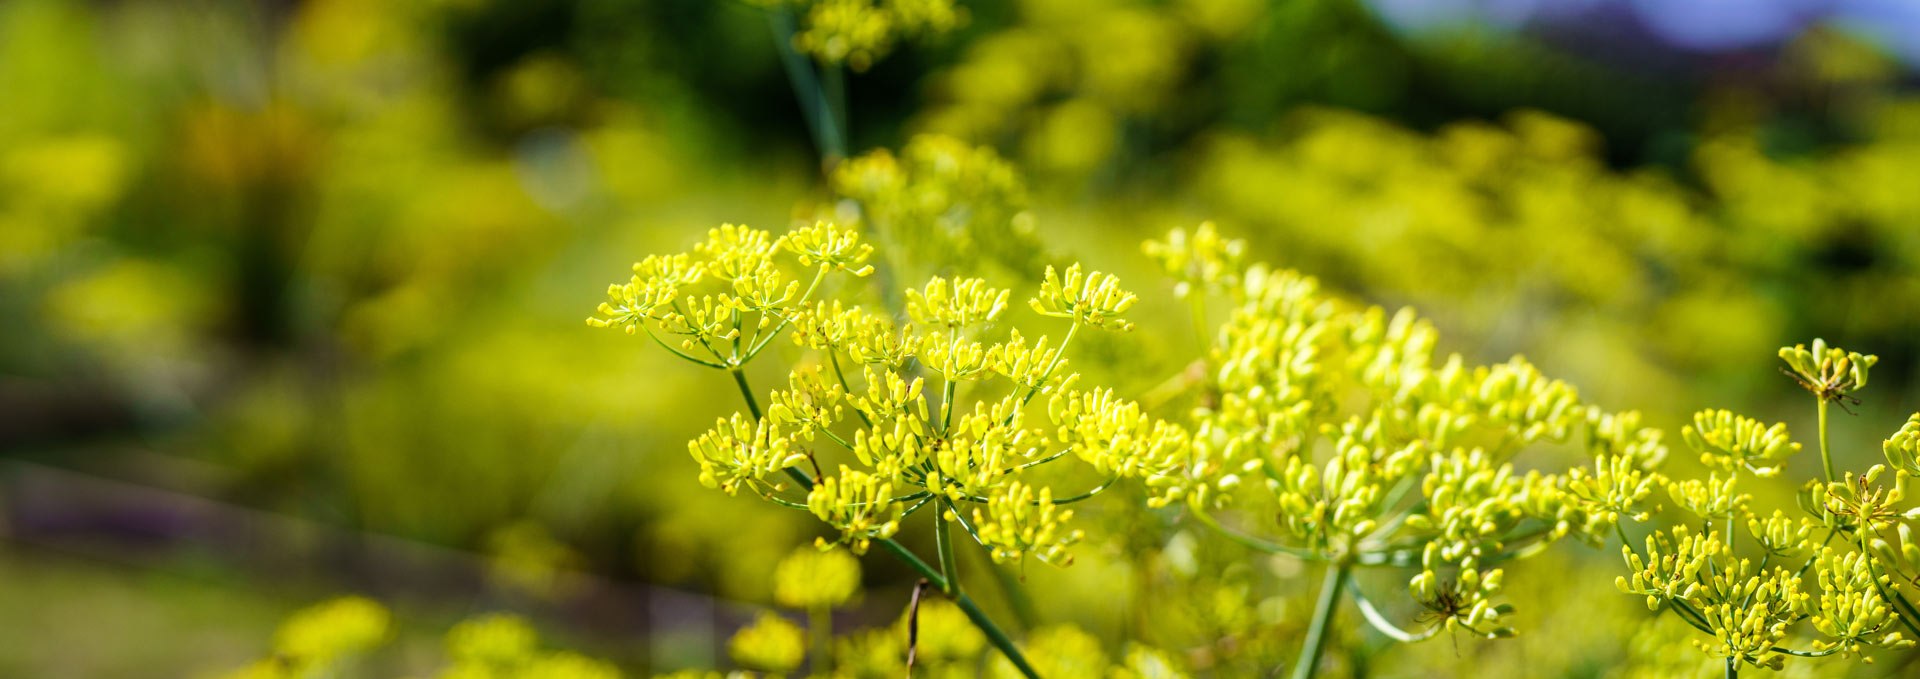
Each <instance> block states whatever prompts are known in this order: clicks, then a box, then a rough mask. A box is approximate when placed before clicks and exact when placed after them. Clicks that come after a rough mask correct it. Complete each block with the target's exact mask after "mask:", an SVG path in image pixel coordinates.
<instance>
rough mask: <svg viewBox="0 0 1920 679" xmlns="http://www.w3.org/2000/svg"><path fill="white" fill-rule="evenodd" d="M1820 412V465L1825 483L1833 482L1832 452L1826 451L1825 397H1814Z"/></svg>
mask: <svg viewBox="0 0 1920 679" xmlns="http://www.w3.org/2000/svg"><path fill="white" fill-rule="evenodd" d="M1814 398H1815V399H1816V400H1815V402H1816V403H1818V404H1819V408H1818V409H1819V412H1820V466H1821V468H1823V469H1825V470H1826V472H1827V483H1833V479H1834V476H1835V475H1834V473H1833V453H1830V452H1828V451H1827V399H1824V398H1820V397H1819V396H1815V397H1814Z"/></svg>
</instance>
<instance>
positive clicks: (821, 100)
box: [767, 3, 847, 167]
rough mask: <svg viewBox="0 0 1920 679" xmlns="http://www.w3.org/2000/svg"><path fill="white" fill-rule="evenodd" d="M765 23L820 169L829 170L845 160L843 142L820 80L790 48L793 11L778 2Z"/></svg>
mask: <svg viewBox="0 0 1920 679" xmlns="http://www.w3.org/2000/svg"><path fill="white" fill-rule="evenodd" d="M767 23H768V25H769V26H770V27H772V28H773V47H774V49H776V50H778V51H779V52H780V63H781V65H783V66H785V67H786V69H787V82H789V83H791V84H792V85H793V95H794V97H796V98H797V99H799V101H800V115H802V116H804V117H805V118H806V119H807V129H808V130H809V131H811V132H813V143H814V146H816V147H818V148H819V149H820V155H821V156H822V159H823V161H824V162H822V164H821V166H822V167H831V166H832V165H833V164H834V163H835V162H838V161H839V160H840V159H841V158H845V157H847V146H846V142H844V141H843V140H842V139H841V136H840V131H839V129H838V126H837V125H836V124H835V122H836V121H838V120H839V118H840V116H839V115H838V114H836V113H834V112H833V105H832V103H831V102H830V101H829V100H828V98H827V95H826V90H825V88H823V87H821V85H820V79H819V78H818V77H816V76H815V75H814V72H813V64H811V63H808V61H807V57H806V56H805V55H802V54H800V52H799V51H797V50H795V49H794V48H793V36H794V34H795V33H798V32H799V31H798V24H799V22H798V21H797V20H796V19H794V16H793V8H792V7H790V6H788V5H787V4H785V3H780V4H778V5H777V6H775V7H773V8H771V9H769V10H768V11H767Z"/></svg>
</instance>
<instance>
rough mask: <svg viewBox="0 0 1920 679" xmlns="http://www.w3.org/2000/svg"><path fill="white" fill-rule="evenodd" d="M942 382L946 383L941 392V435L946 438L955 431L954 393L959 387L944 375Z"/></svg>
mask: <svg viewBox="0 0 1920 679" xmlns="http://www.w3.org/2000/svg"><path fill="white" fill-rule="evenodd" d="M940 381H942V382H945V383H946V386H945V387H942V388H941V390H940V392H941V393H940V435H941V436H946V435H948V434H949V433H951V432H952V431H953V392H954V389H956V388H957V387H958V386H959V385H956V384H954V381H953V380H951V379H948V378H947V377H946V376H944V375H943V376H941V378H940Z"/></svg>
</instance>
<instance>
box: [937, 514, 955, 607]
mask: <svg viewBox="0 0 1920 679" xmlns="http://www.w3.org/2000/svg"><path fill="white" fill-rule="evenodd" d="M936 509H938V510H939V512H940V513H939V515H938V516H935V517H933V545H934V548H935V549H937V550H939V553H940V574H941V575H944V576H947V586H946V587H944V588H942V590H941V591H944V592H946V593H947V596H954V595H956V594H959V593H960V565H959V563H958V562H957V561H956V560H955V558H954V554H953V529H952V527H951V526H949V525H948V523H949V522H948V521H947V512H949V511H952V509H953V505H952V504H951V503H949V502H947V501H946V499H944V498H942V499H941V500H940V502H939V506H938V507H937V508H936Z"/></svg>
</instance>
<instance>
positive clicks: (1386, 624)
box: [1352, 583, 1440, 644]
mask: <svg viewBox="0 0 1920 679" xmlns="http://www.w3.org/2000/svg"><path fill="white" fill-rule="evenodd" d="M1352 588H1353V590H1352V591H1353V603H1354V604H1355V605H1358V606H1359V607H1360V617H1363V618H1366V619H1367V623H1368V624H1371V625H1373V628H1374V629H1375V630H1378V631H1379V632H1380V633H1381V634H1384V635H1387V638H1389V639H1392V640H1394V641H1398V642H1400V643H1403V644H1411V643H1415V642H1419V641H1425V640H1427V639H1432V638H1433V637H1434V635H1436V634H1439V633H1440V627H1439V626H1437V625H1436V626H1434V627H1429V628H1427V631H1425V632H1419V633H1414V632H1408V631H1406V630H1403V629H1400V626H1399V625H1396V624H1393V621H1391V620H1388V619H1387V616H1386V615H1384V614H1382V613H1381V612H1380V609H1377V608H1374V607H1373V602H1372V601H1369V600H1367V596H1366V594H1365V593H1363V592H1361V591H1360V584H1359V583H1354V584H1353V585H1352Z"/></svg>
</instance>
